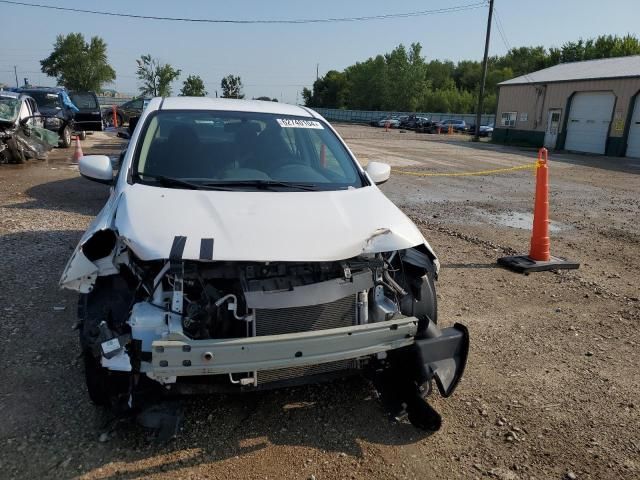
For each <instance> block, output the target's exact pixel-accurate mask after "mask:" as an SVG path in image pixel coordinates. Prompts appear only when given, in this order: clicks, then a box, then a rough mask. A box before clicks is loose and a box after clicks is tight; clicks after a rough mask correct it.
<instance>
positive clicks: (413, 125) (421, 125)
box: [404, 117, 433, 132]
mask: <svg viewBox="0 0 640 480" xmlns="http://www.w3.org/2000/svg"><path fill="white" fill-rule="evenodd" d="M432 124H433V122H432V121H431V120H429V119H428V118H427V117H413V118H410V119H409V120H407V121H406V122H405V123H404V128H406V129H408V130H415V131H416V132H418V131H420V132H423V131H424V129H425V128H428V127H429V126H430V125H432Z"/></svg>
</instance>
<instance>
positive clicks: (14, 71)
mask: <svg viewBox="0 0 640 480" xmlns="http://www.w3.org/2000/svg"><path fill="white" fill-rule="evenodd" d="M13 74H14V75H15V76H16V88H20V85H19V84H18V67H17V66H15V65H14V66H13Z"/></svg>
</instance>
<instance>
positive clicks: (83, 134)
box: [78, 130, 87, 140]
mask: <svg viewBox="0 0 640 480" xmlns="http://www.w3.org/2000/svg"><path fill="white" fill-rule="evenodd" d="M78 137H80V140H86V139H87V132H85V131H84V130H82V131H81V132H80V134H79V135H78Z"/></svg>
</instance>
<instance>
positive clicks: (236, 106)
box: [149, 97, 315, 117]
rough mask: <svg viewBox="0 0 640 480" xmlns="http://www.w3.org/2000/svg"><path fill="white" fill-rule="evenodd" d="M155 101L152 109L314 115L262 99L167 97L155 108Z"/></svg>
mask: <svg viewBox="0 0 640 480" xmlns="http://www.w3.org/2000/svg"><path fill="white" fill-rule="evenodd" d="M155 105H157V103H156V102H151V103H150V104H149V108H151V109H152V110H222V111H228V112H256V113H271V114H276V115H296V116H299V117H314V116H315V115H313V113H312V110H309V109H307V108H304V107H299V106H297V105H289V104H287V103H280V102H267V101H263V100H237V99H235V98H209V97H167V98H164V99H163V100H162V101H161V103H160V104H159V105H158V107H159V108H156V107H155Z"/></svg>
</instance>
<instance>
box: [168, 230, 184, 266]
mask: <svg viewBox="0 0 640 480" xmlns="http://www.w3.org/2000/svg"><path fill="white" fill-rule="evenodd" d="M186 244H187V237H183V236H181V235H176V236H175V237H173V244H172V245H171V251H170V252H169V260H182V254H183V253H184V247H185V245H186Z"/></svg>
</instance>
